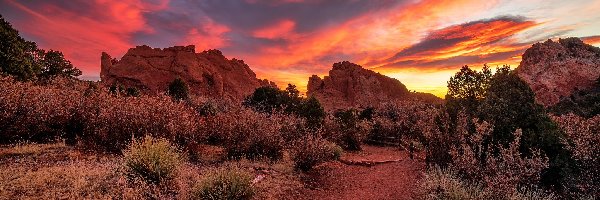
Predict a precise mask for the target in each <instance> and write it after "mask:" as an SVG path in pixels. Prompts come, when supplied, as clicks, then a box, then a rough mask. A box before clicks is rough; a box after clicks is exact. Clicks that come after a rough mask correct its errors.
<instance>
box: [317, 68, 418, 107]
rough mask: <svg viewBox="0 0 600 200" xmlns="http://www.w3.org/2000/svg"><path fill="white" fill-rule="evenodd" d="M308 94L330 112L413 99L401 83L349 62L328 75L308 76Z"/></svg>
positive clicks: (333, 69) (332, 70)
mask: <svg viewBox="0 0 600 200" xmlns="http://www.w3.org/2000/svg"><path fill="white" fill-rule="evenodd" d="M307 95H308V96H314V97H315V98H317V99H318V100H319V101H320V102H321V104H322V105H323V106H324V107H325V109H327V110H335V109H346V108H352V107H357V108H359V107H363V108H364V107H368V106H378V105H379V104H381V103H385V102H390V101H396V100H408V99H410V98H412V95H411V93H410V92H409V91H408V89H406V86H404V84H402V83H401V82H400V81H398V80H396V79H394V78H390V77H387V76H384V75H381V74H379V73H376V72H374V71H371V70H368V69H364V68H363V67H362V66H360V65H357V64H354V63H351V62H348V61H344V62H339V63H335V64H333V67H332V69H331V70H330V71H329V75H328V76H325V77H323V78H321V77H319V76H317V75H312V76H311V77H309V79H308V91H307Z"/></svg>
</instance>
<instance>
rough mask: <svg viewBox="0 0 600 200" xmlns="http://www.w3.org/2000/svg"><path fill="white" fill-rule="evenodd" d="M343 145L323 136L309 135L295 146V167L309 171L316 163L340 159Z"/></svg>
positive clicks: (293, 154) (293, 151) (293, 155)
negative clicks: (340, 145)
mask: <svg viewBox="0 0 600 200" xmlns="http://www.w3.org/2000/svg"><path fill="white" fill-rule="evenodd" d="M342 151H343V150H341V147H339V146H337V145H336V144H334V143H331V142H328V141H326V140H324V139H322V138H319V137H314V136H307V137H305V138H303V139H301V140H300V141H298V143H297V144H296V145H295V146H294V149H293V150H292V159H293V160H294V167H295V168H296V169H299V170H302V171H309V170H310V169H312V168H313V167H314V166H315V165H318V164H320V163H323V162H327V161H329V160H334V159H339V157H340V156H341V152H342Z"/></svg>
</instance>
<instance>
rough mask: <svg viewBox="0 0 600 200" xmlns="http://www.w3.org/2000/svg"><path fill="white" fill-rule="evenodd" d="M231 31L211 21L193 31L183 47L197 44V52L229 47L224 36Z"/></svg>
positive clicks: (183, 43)
mask: <svg viewBox="0 0 600 200" xmlns="http://www.w3.org/2000/svg"><path fill="white" fill-rule="evenodd" d="M230 30H231V29H229V27H227V26H225V25H221V24H217V23H215V22H213V21H212V20H210V19H207V20H205V23H203V24H201V25H200V28H193V29H191V30H190V31H189V32H188V34H187V36H186V38H185V39H184V40H183V41H182V42H180V44H181V45H188V44H195V45H196V51H197V52H200V51H203V50H207V49H216V48H220V47H223V46H226V45H228V43H227V41H226V39H225V38H224V36H223V35H224V34H225V33H227V32H229V31H230Z"/></svg>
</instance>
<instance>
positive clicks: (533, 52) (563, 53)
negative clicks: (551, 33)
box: [516, 38, 600, 106]
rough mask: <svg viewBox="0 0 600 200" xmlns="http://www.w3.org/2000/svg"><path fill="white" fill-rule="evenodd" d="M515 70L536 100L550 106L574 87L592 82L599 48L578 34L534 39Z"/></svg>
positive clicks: (598, 69) (599, 64)
mask: <svg viewBox="0 0 600 200" xmlns="http://www.w3.org/2000/svg"><path fill="white" fill-rule="evenodd" d="M516 72H517V74H518V75H519V77H521V78H522V79H523V80H524V81H525V82H527V83H528V84H529V86H530V87H531V89H532V90H533V91H534V93H535V95H536V101H537V102H538V103H540V104H542V105H545V106H552V105H554V104H556V103H558V102H559V100H560V99H561V98H562V97H568V96H570V95H571V94H572V93H573V91H576V90H585V89H587V88H589V87H592V86H593V85H594V83H595V81H596V80H597V79H598V78H599V77H600V48H598V47H594V46H591V45H588V44H585V43H583V42H582V41H581V40H580V39H578V38H567V39H559V40H558V42H553V41H552V40H548V41H546V42H544V43H537V44H534V45H533V46H532V47H531V48H529V49H527V50H526V51H525V53H524V54H523V59H522V61H521V63H520V64H519V67H518V68H517V69H516Z"/></svg>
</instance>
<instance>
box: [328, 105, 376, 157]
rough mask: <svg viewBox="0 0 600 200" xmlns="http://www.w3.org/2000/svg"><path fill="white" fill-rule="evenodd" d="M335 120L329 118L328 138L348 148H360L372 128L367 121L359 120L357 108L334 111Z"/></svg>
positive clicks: (353, 149)
mask: <svg viewBox="0 0 600 200" xmlns="http://www.w3.org/2000/svg"><path fill="white" fill-rule="evenodd" d="M333 116H334V118H333V120H327V121H326V123H325V126H326V127H325V128H326V130H327V135H326V136H327V138H328V139H330V140H331V141H334V142H335V143H337V144H339V145H340V146H341V147H342V148H344V149H346V150H351V151H355V150H360V149H361V145H362V142H363V140H364V139H365V138H366V136H367V135H368V133H369V132H370V130H371V126H370V124H369V123H368V122H367V121H364V120H359V119H358V117H357V114H356V110H353V109H350V110H340V111H337V112H335V113H334V115H333Z"/></svg>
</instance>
